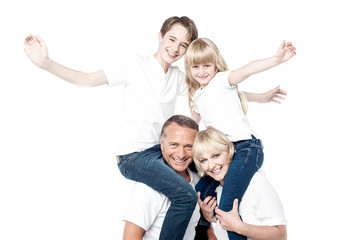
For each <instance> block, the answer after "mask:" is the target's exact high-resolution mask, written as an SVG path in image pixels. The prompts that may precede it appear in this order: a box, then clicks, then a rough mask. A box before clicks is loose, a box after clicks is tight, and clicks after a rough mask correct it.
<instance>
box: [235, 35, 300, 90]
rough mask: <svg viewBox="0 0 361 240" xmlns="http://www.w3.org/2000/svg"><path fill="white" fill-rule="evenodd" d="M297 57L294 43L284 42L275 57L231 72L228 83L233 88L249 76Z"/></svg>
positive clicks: (253, 62) (257, 61) (254, 62)
mask: <svg viewBox="0 0 361 240" xmlns="http://www.w3.org/2000/svg"><path fill="white" fill-rule="evenodd" d="M295 55H296V48H294V47H293V46H292V43H291V42H287V43H286V42H285V41H283V42H282V43H281V46H280V47H279V48H278V51H277V54H276V55H275V56H273V57H270V58H266V59H261V60H255V61H252V62H250V63H248V64H246V65H245V66H243V67H240V68H238V69H236V70H233V71H231V72H230V74H229V76H228V82H229V84H230V85H231V86H235V85H237V84H238V83H240V82H242V81H243V80H245V79H247V78H248V77H249V76H251V75H253V74H256V73H259V72H263V71H265V70H267V69H270V68H272V67H275V66H277V65H279V64H281V63H284V62H286V61H288V60H289V59H290V58H292V57H293V56H295Z"/></svg>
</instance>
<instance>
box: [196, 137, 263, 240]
mask: <svg viewBox="0 0 361 240" xmlns="http://www.w3.org/2000/svg"><path fill="white" fill-rule="evenodd" d="M233 145H234V156H233V160H232V162H231V164H230V166H229V169H228V172H227V174H226V177H225V180H224V184H223V190H222V195H221V201H220V203H219V206H218V207H219V209H221V210H223V211H226V212H229V211H231V210H232V208H233V201H234V199H236V198H237V199H238V203H240V202H241V200H242V197H243V194H244V193H245V191H246V189H247V187H248V185H249V183H250V181H251V179H252V177H253V175H254V174H255V172H257V171H258V170H259V169H260V168H261V166H262V164H263V147H262V143H261V141H260V140H258V139H256V138H255V137H254V136H252V139H251V140H242V141H238V142H234V143H233ZM218 185H219V182H218V181H216V180H214V179H213V178H211V177H209V176H205V177H203V178H201V180H200V181H199V182H198V184H197V185H196V191H197V192H201V199H202V201H203V200H204V198H206V197H207V196H216V194H215V192H214V191H215V190H216V188H217V187H218ZM240 217H241V216H240ZM241 219H242V217H241ZM200 224H203V225H207V223H206V222H205V220H204V218H203V217H202V219H201V220H200ZM228 238H229V239H230V240H235V239H242V240H247V237H245V236H242V235H239V234H236V233H234V232H230V231H228Z"/></svg>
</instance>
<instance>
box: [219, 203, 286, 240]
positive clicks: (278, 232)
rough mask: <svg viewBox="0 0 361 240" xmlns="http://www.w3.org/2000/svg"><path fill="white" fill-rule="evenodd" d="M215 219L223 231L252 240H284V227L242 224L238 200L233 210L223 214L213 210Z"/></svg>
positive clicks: (220, 211)
mask: <svg viewBox="0 0 361 240" xmlns="http://www.w3.org/2000/svg"><path fill="white" fill-rule="evenodd" d="M215 212H216V217H217V219H218V220H219V222H220V224H221V226H222V228H223V229H225V230H228V231H232V232H236V233H238V234H242V235H244V236H247V237H249V238H252V239H254V240H286V239H287V231H286V226H284V225H278V226H256V225H252V224H247V223H245V222H243V221H242V220H241V219H240V217H239V214H238V199H235V200H234V202H233V209H232V210H231V211H229V212H224V211H222V210H220V209H218V208H216V209H215Z"/></svg>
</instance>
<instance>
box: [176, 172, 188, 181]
mask: <svg viewBox="0 0 361 240" xmlns="http://www.w3.org/2000/svg"><path fill="white" fill-rule="evenodd" d="M177 174H178V175H179V176H181V177H183V178H184V179H185V180H187V182H189V183H190V182H191V177H190V176H189V173H188V171H187V170H185V171H182V172H177Z"/></svg>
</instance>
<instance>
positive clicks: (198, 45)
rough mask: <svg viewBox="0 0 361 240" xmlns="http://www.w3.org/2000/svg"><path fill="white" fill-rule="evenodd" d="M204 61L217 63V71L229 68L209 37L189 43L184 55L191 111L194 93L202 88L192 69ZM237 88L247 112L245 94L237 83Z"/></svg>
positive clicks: (243, 108) (244, 109)
mask: <svg viewBox="0 0 361 240" xmlns="http://www.w3.org/2000/svg"><path fill="white" fill-rule="evenodd" d="M204 63H214V65H216V73H218V72H224V71H227V70H228V66H227V64H226V61H225V60H224V59H223V57H222V55H221V53H220V52H219V50H218V47H217V46H216V44H215V43H214V42H212V41H211V40H209V39H208V38H198V39H196V40H194V41H193V42H192V43H191V44H190V45H189V47H188V49H187V52H186V54H185V57H184V67H185V71H186V83H187V86H188V102H189V108H190V110H191V111H193V107H194V103H193V95H194V93H195V92H196V90H197V89H198V88H200V84H199V83H198V82H197V81H196V80H195V79H193V77H192V74H191V70H190V69H191V67H192V66H194V65H199V64H204ZM236 88H237V92H238V97H239V100H240V101H241V105H242V110H243V112H244V114H247V110H248V106H247V99H246V97H245V96H244V94H243V93H242V92H240V91H239V90H238V86H237V85H236Z"/></svg>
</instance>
